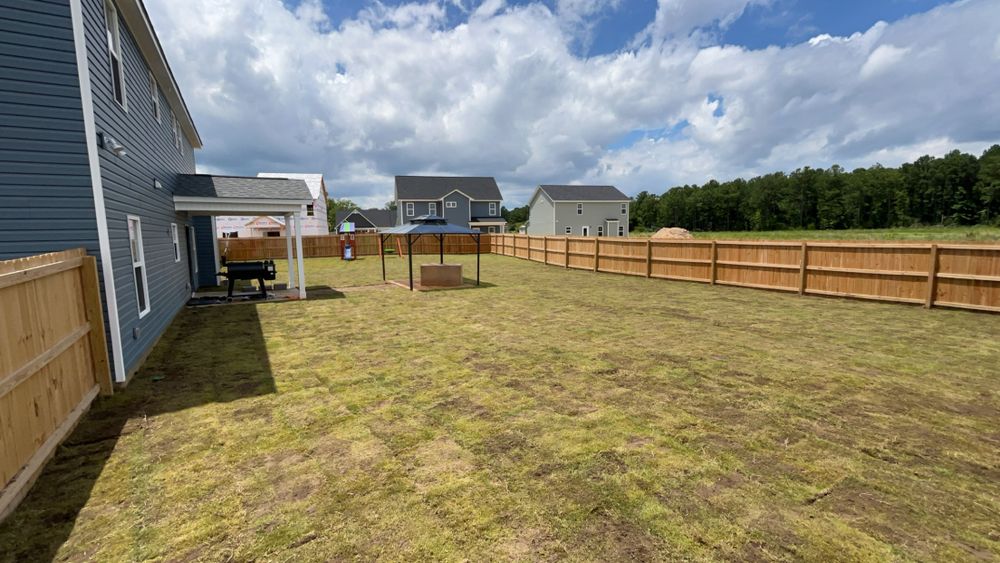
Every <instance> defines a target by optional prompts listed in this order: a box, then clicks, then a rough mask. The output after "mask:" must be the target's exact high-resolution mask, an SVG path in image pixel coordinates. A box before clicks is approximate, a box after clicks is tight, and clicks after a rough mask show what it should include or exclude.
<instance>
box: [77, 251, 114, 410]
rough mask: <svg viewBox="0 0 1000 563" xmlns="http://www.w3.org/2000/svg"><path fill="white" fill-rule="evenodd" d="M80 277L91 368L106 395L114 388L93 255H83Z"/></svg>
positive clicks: (95, 262) (103, 393) (112, 391)
mask: <svg viewBox="0 0 1000 563" xmlns="http://www.w3.org/2000/svg"><path fill="white" fill-rule="evenodd" d="M80 279H81V281H82V282H83V300H84V310H85V311H86V314H87V322H89V323H90V334H88V335H87V341H88V342H90V361H91V369H93V370H94V378H95V379H97V384H98V385H100V386H101V395H104V396H108V395H111V394H112V393H114V388H113V387H112V385H111V369H110V366H109V365H108V344H107V337H106V336H105V335H104V311H103V310H102V308H101V290H100V287H99V285H98V281H97V259H96V258H94V257H93V256H84V257H83V264H82V265H81V267H80Z"/></svg>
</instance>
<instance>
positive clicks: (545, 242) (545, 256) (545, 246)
mask: <svg viewBox="0 0 1000 563" xmlns="http://www.w3.org/2000/svg"><path fill="white" fill-rule="evenodd" d="M542 263H543V264H546V265H548V263H549V237H547V236H545V235H542Z"/></svg>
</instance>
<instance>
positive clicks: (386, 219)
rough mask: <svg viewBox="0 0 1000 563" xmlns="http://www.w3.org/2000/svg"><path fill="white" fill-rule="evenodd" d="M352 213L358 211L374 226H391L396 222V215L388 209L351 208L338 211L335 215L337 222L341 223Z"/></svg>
mask: <svg viewBox="0 0 1000 563" xmlns="http://www.w3.org/2000/svg"><path fill="white" fill-rule="evenodd" d="M353 213H360V214H361V215H362V216H363V217H364V218H365V219H368V221H370V222H371V223H372V224H373V225H375V226H376V227H391V226H393V225H395V224H396V216H395V215H394V214H393V212H392V211H389V210H388V209H374V208H373V209H351V210H350V211H338V212H337V216H336V222H337V224H338V225H339V224H341V223H343V222H344V220H345V219H347V218H348V217H350V216H351V214H353Z"/></svg>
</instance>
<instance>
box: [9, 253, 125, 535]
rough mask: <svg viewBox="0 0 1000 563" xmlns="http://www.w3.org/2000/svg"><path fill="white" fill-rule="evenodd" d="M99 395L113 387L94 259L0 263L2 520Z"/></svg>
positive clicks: (51, 257)
mask: <svg viewBox="0 0 1000 563" xmlns="http://www.w3.org/2000/svg"><path fill="white" fill-rule="evenodd" d="M98 393H101V394H105V395H110V394H111V393H112V386H111V371H110V369H109V365H108V349H107V342H106V339H105V334H104V314H103V310H102V307H101V295H100V290H99V289H98V280H97V261H96V259H95V258H94V257H93V256H87V254H86V252H85V251H84V249H82V248H80V249H75V250H67V251H64V252H55V253H52V254H42V255H38V256H32V257H29V258H19V259H16V260H7V261H0V483H2V484H3V489H2V490H0V520H2V519H3V518H5V517H6V516H7V515H8V514H10V512H12V511H13V510H14V508H15V507H16V506H17V504H18V502H20V501H21V499H22V498H24V496H25V495H26V494H27V493H28V489H30V488H31V485H32V483H33V482H34V481H35V479H36V478H37V477H38V475H39V473H40V472H41V469H42V467H43V466H44V465H45V462H46V461H48V459H49V458H50V457H51V456H52V454H53V453H54V452H55V449H56V447H57V446H58V445H59V444H60V442H62V441H63V439H65V438H66V437H67V436H68V435H69V433H70V432H71V431H72V430H73V427H74V426H75V425H76V423H77V422H78V421H79V420H80V417H81V416H82V415H83V413H84V412H86V411H87V408H88V407H90V404H91V402H92V401H93V400H94V397H96V396H97V394H98Z"/></svg>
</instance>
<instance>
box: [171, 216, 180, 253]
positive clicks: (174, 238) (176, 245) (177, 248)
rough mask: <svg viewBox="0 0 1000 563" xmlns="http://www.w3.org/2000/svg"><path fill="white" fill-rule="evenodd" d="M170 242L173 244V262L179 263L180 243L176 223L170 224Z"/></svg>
mask: <svg viewBox="0 0 1000 563" xmlns="http://www.w3.org/2000/svg"><path fill="white" fill-rule="evenodd" d="M170 242H172V243H174V262H180V261H181V241H180V239H179V238H178V237H177V223H170Z"/></svg>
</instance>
